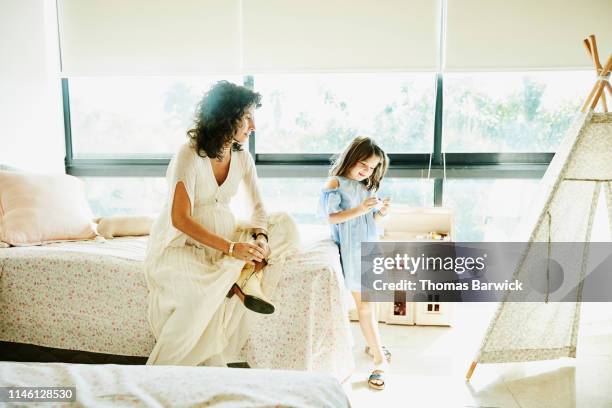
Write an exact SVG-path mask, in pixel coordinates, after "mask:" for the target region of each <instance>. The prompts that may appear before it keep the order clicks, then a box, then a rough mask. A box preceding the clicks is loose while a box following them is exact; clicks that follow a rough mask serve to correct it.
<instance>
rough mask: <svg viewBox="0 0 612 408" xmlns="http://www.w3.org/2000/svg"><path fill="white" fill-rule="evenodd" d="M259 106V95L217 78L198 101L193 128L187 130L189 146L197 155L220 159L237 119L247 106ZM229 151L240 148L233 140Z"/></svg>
mask: <svg viewBox="0 0 612 408" xmlns="http://www.w3.org/2000/svg"><path fill="white" fill-rule="evenodd" d="M253 105H254V106H255V107H256V108H259V107H260V106H261V95H260V94H259V93H257V92H253V91H251V90H250V89H248V88H245V87H244V86H239V85H236V84H232V83H231V82H228V81H219V82H217V83H216V84H214V85H213V86H212V88H210V90H209V91H208V92H206V94H204V97H203V98H202V100H201V101H200V103H199V104H198V107H197V109H196V115H195V127H194V128H193V129H189V130H188V131H187V136H188V137H189V139H190V140H191V146H192V147H193V148H194V149H195V150H196V152H197V153H198V155H199V156H201V157H210V158H214V159H219V160H220V159H222V158H223V147H224V146H227V145H228V144H229V143H232V141H233V137H234V134H235V133H236V129H238V127H239V126H240V120H241V119H242V116H243V115H244V113H245V111H246V110H247V109H248V108H249V107H250V106H253ZM232 150H234V151H237V150H241V147H240V144H238V143H236V142H233V144H232Z"/></svg>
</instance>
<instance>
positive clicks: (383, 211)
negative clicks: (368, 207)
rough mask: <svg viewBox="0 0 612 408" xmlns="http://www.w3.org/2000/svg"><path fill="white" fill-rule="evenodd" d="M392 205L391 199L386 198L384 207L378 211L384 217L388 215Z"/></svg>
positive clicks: (383, 203)
mask: <svg viewBox="0 0 612 408" xmlns="http://www.w3.org/2000/svg"><path fill="white" fill-rule="evenodd" d="M390 205H391V197H385V198H384V199H383V201H382V207H380V209H379V210H378V211H379V212H380V214H381V215H382V216H385V215H387V213H388V212H389V207H390Z"/></svg>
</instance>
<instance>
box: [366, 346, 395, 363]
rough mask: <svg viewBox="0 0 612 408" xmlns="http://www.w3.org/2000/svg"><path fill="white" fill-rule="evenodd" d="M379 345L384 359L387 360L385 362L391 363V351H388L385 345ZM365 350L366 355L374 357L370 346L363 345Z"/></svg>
mask: <svg viewBox="0 0 612 408" xmlns="http://www.w3.org/2000/svg"><path fill="white" fill-rule="evenodd" d="M381 347H382V351H383V354H384V355H385V359H386V360H387V363H391V352H390V351H389V349H388V348H387V347H385V346H381ZM365 352H366V354H367V355H368V356H370V357H372V358H374V353H372V350H371V349H370V346H365Z"/></svg>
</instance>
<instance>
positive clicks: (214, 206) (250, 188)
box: [145, 143, 298, 365]
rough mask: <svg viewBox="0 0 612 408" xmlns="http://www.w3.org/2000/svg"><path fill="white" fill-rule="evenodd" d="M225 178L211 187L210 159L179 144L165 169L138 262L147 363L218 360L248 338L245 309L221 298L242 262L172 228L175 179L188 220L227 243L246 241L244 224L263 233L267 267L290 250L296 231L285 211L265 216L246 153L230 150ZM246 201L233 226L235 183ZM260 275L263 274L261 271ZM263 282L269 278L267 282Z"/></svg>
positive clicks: (247, 230) (217, 362)
mask: <svg viewBox="0 0 612 408" xmlns="http://www.w3.org/2000/svg"><path fill="white" fill-rule="evenodd" d="M231 155H232V156H231V160H230V165H229V172H228V175H227V178H226V180H225V181H224V182H223V183H222V184H221V185H218V184H217V181H216V179H215V177H214V173H213V170H212V166H211V163H210V159H209V158H202V157H200V156H198V154H197V153H196V152H195V150H194V149H193V148H191V147H190V145H189V144H188V143H186V144H184V145H183V146H182V147H181V148H180V150H179V151H178V153H177V154H176V155H175V156H174V157H173V159H172V160H171V161H170V164H169V166H168V171H167V174H166V178H167V181H168V197H167V200H166V203H165V207H164V210H163V211H162V213H161V214H160V216H159V218H158V219H157V220H156V222H155V223H154V225H153V227H152V230H151V234H150V237H149V245H148V248H147V254H146V259H145V276H146V280H147V285H148V287H149V308H148V313H149V315H148V318H149V323H150V325H151V328H152V331H153V334H154V335H155V338H156V340H157V342H156V344H155V347H154V349H153V351H152V353H151V355H150V356H149V359H148V361H147V364H172V365H200V364H205V365H225V364H226V362H230V361H231V358H232V357H234V356H236V355H238V353H239V350H240V348H241V347H242V346H243V344H244V342H245V341H246V340H247V338H248V332H249V318H248V317H249V315H250V313H249V314H245V312H246V310H247V309H246V308H245V307H244V306H243V305H242V304H241V302H240V301H239V299H238V297H237V296H233V297H232V298H231V299H228V298H227V297H226V294H227V292H228V290H229V289H230V288H231V286H232V284H233V283H234V282H235V281H236V279H237V278H238V276H239V275H240V271H241V269H242V267H243V266H244V261H240V260H237V259H235V258H231V257H228V256H224V254H223V253H222V252H221V251H218V250H216V249H213V248H210V247H206V246H204V245H202V244H200V243H198V242H197V241H195V240H193V239H192V238H191V237H189V236H187V235H186V234H184V233H182V232H181V231H179V230H177V229H176V228H174V227H173V225H172V221H171V208H172V201H173V198H174V190H175V188H176V184H177V183H178V182H179V181H181V182H183V184H184V185H185V188H186V190H187V194H188V195H189V201H190V203H191V215H192V217H193V218H194V219H195V220H196V221H197V222H199V223H200V224H202V225H203V226H204V227H205V228H207V229H208V230H210V231H213V232H214V233H216V234H219V235H221V236H223V237H225V238H227V239H230V240H232V241H241V242H244V241H249V240H252V239H251V237H250V228H264V229H267V230H268V233H269V236H270V248H271V251H272V254H271V256H270V258H269V260H268V262H269V263H270V264H273V263H275V262H279V261H280V260H281V259H282V258H284V257H285V256H287V255H288V254H291V253H293V252H295V251H296V249H297V246H298V234H297V229H296V227H295V224H294V223H293V221H292V220H291V218H290V217H288V216H286V215H282V214H280V215H276V216H273V217H268V215H267V214H266V211H265V209H264V206H263V203H262V200H261V195H260V193H259V189H258V183H257V175H256V171H255V164H254V162H253V159H252V157H251V155H250V154H249V153H248V152H246V151H233V152H232V153H231ZM241 182H243V183H244V186H245V187H246V188H245V190H246V193H247V194H246V195H247V196H248V197H250V199H251V202H252V208H253V213H252V215H251V219H250V223H248V224H244V225H238V224H237V222H236V218H235V217H234V214H233V213H232V211H231V210H230V207H229V204H230V200H231V198H232V197H234V196H235V195H236V193H237V191H238V187H239V186H240V183H241ZM265 279H278V277H276V278H274V277H268V276H266V274H265V270H264V280H265ZM267 283H268V286H269V285H270V282H267Z"/></svg>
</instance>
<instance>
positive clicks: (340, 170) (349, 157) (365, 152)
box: [329, 136, 389, 191]
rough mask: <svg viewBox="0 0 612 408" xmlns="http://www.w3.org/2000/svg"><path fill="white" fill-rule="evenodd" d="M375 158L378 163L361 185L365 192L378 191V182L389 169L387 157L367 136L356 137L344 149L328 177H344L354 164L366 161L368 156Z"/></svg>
mask: <svg viewBox="0 0 612 408" xmlns="http://www.w3.org/2000/svg"><path fill="white" fill-rule="evenodd" d="M372 155H374V156H377V157H379V158H380V162H379V163H378V165H377V166H376V168H375V169H374V171H373V172H372V175H371V176H370V177H368V178H367V179H365V180H363V181H362V183H363V184H364V185H365V186H366V189H367V190H374V191H376V190H378V188H379V187H380V181H381V180H382V178H383V177H384V176H385V173H386V172H387V169H388V168H389V157H388V156H387V154H386V153H385V152H384V150H383V149H381V148H380V146H378V145H377V144H376V142H375V141H374V139H371V138H369V137H367V136H358V137H356V138H355V139H353V141H352V142H351V144H349V145H348V147H347V148H346V149H344V151H343V152H342V153H341V154H340V155H339V156H338V157H337V158H336V160H335V161H334V163H333V164H332V167H331V169H330V170H329V175H330V176H345V175H346V174H347V173H348V171H349V170H350V168H351V167H353V166H354V165H355V163H357V162H359V161H361V160H366V159H367V158H368V157H370V156H372Z"/></svg>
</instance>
